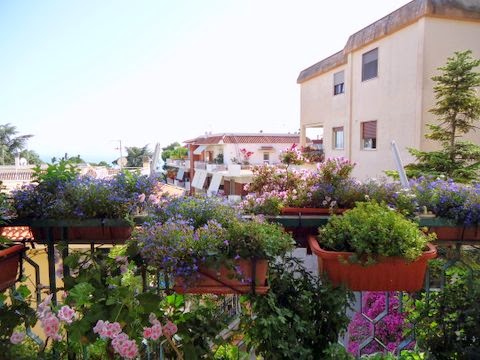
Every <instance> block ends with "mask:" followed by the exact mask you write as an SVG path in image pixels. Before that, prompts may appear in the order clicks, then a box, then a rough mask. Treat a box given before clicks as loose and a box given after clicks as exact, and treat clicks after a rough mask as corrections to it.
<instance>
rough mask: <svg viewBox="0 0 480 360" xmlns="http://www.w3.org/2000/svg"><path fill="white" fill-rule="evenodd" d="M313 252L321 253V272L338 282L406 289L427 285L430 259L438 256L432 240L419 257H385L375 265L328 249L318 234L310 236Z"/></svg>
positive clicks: (372, 288) (373, 288) (361, 287)
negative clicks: (359, 262) (318, 238)
mask: <svg viewBox="0 0 480 360" xmlns="http://www.w3.org/2000/svg"><path fill="white" fill-rule="evenodd" d="M308 244H309V246H310V248H311V249H312V252H313V253H314V254H315V255H317V256H318V272H319V274H320V273H325V274H326V275H327V276H328V278H329V279H330V281H331V282H332V283H333V284H334V285H341V284H343V285H345V286H346V287H347V288H349V289H350V290H352V291H406V292H414V291H419V290H421V289H422V288H423V282H424V279H425V272H426V270H427V265H428V263H427V262H428V260H430V259H433V258H435V257H436V256H437V250H436V248H435V246H433V245H432V244H428V250H427V251H424V253H423V255H422V256H420V258H418V259H417V260H415V261H412V262H408V261H406V260H405V259H403V258H400V257H382V258H379V259H377V261H378V262H377V263H375V264H373V265H368V266H363V265H361V264H356V263H355V264H351V263H349V262H348V259H349V258H350V257H351V256H352V255H353V253H350V252H336V251H328V250H324V249H322V248H321V247H320V245H319V244H318V241H317V238H316V236H314V235H310V236H309V237H308Z"/></svg>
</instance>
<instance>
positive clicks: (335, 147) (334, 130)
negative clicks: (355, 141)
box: [332, 126, 345, 150]
mask: <svg viewBox="0 0 480 360" xmlns="http://www.w3.org/2000/svg"><path fill="white" fill-rule="evenodd" d="M339 133H341V134H342V144H341V145H342V146H341V147H340V146H338V143H337V134H339ZM332 138H333V141H332V149H333V150H344V149H345V128H344V127H343V126H336V127H333V128H332Z"/></svg>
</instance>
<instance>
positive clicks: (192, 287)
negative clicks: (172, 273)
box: [174, 259, 268, 294]
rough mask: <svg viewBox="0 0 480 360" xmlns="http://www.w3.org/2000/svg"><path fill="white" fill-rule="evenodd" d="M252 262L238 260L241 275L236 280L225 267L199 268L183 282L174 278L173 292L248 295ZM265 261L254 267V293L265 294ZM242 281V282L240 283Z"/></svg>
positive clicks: (232, 273) (258, 261)
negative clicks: (240, 277)
mask: <svg viewBox="0 0 480 360" xmlns="http://www.w3.org/2000/svg"><path fill="white" fill-rule="evenodd" d="M252 264H253V263H252V261H250V260H245V259H240V260H238V261H237V265H238V266H239V267H240V269H241V272H242V274H243V277H242V279H238V278H236V277H235V276H234V275H235V272H234V271H233V270H231V269H227V268H225V267H220V268H219V269H210V268H205V267H202V266H200V269H199V271H198V273H197V274H195V275H194V276H192V278H189V279H188V281H185V279H184V278H181V277H177V278H175V286H174V290H175V292H177V293H179V294H248V293H251V292H252V289H253V288H252V277H253V273H252V270H253V269H252ZM267 272H268V262H267V260H257V261H256V266H255V293H256V294H265V293H266V292H267V291H268V286H267ZM242 280H243V281H242Z"/></svg>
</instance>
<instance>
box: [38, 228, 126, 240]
mask: <svg viewBox="0 0 480 360" xmlns="http://www.w3.org/2000/svg"><path fill="white" fill-rule="evenodd" d="M65 227H66V228H67V233H66V236H67V239H68V242H70V243H90V242H92V241H93V242H101V243H103V242H105V243H111V244H117V243H120V244H122V243H124V242H125V241H126V240H128V239H129V238H130V235H131V234H132V230H133V229H132V227H131V226H108V225H104V226H88V225H87V226H65ZM52 228H53V240H54V241H60V240H62V231H63V227H60V226H55V225H52ZM48 229H49V227H46V226H45V227H44V226H41V227H36V226H31V231H32V234H33V238H34V240H35V241H37V242H40V243H45V242H46V241H47V239H48Z"/></svg>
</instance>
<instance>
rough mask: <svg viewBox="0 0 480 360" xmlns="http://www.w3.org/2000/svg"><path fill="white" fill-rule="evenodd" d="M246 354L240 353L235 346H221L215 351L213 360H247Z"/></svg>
mask: <svg viewBox="0 0 480 360" xmlns="http://www.w3.org/2000/svg"><path fill="white" fill-rule="evenodd" d="M248 356H249V355H248V354H247V353H246V352H244V351H241V350H240V349H239V348H238V347H237V346H233V345H229V344H227V345H222V346H219V347H218V349H217V350H216V351H215V355H214V357H213V359H214V360H247V359H248Z"/></svg>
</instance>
